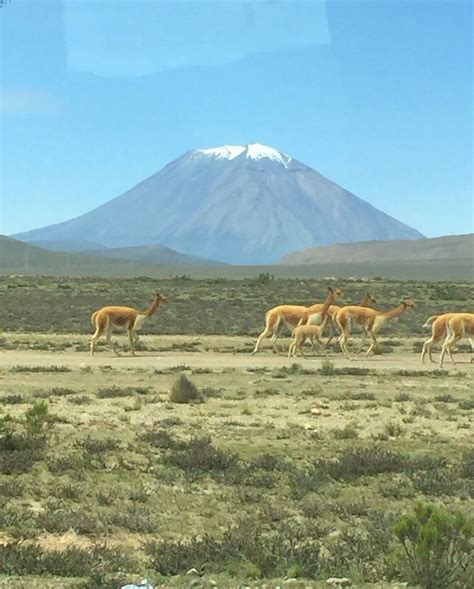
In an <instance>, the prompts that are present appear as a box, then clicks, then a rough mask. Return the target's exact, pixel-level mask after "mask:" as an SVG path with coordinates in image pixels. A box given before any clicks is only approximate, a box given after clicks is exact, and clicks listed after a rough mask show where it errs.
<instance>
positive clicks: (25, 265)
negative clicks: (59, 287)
mask: <svg viewBox="0 0 474 589" xmlns="http://www.w3.org/2000/svg"><path fill="white" fill-rule="evenodd" d="M63 245H64V242H63ZM215 264H217V263H214V262H212V261H210V260H204V259H202V258H197V257H195V256H186V255H184V254H180V253H179V252H175V251H173V250H170V249H169V248H165V247H162V246H152V247H146V248H124V249H123V250H99V251H96V252H92V251H80V252H67V251H52V250H47V249H43V248H40V247H37V246H34V245H31V244H29V243H24V242H22V241H18V240H16V239H12V238H11V237H6V236H4V235H0V274H1V273H8V272H15V273H17V272H18V273H35V272H37V273H39V274H54V275H68V274H70V275H82V276H86V275H88V274H90V275H94V276H95V275H102V276H121V275H122V276H126V275H140V274H143V275H156V273H157V272H158V271H159V270H160V269H161V268H162V267H167V268H173V267H175V268H177V267H180V266H181V267H186V268H190V267H197V266H209V265H215Z"/></svg>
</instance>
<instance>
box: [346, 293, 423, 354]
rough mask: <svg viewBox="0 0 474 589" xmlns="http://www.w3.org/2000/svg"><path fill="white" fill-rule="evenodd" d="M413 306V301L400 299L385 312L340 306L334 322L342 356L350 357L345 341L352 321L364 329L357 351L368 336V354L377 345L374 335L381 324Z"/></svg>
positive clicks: (347, 338) (349, 332)
mask: <svg viewBox="0 0 474 589" xmlns="http://www.w3.org/2000/svg"><path fill="white" fill-rule="evenodd" d="M414 307H415V303H414V302H413V301H402V302H401V303H400V304H399V305H398V306H397V307H395V308H394V309H392V310H391V311H385V312H384V311H375V309H369V308H367V307H352V306H349V307H342V309H341V310H340V311H338V313H337V315H336V322H337V324H338V326H339V329H340V331H341V335H340V336H339V340H338V341H339V345H340V346H341V350H342V352H343V354H344V356H346V358H350V354H349V348H348V346H347V342H348V340H349V336H350V334H351V324H352V323H355V324H357V325H360V327H362V329H363V330H364V335H363V341H362V344H361V346H360V348H359V352H361V351H362V349H363V347H364V345H365V341H366V338H367V336H370V338H371V340H372V343H371V345H370V346H369V349H368V350H367V352H366V356H368V355H369V354H370V353H371V352H372V350H374V348H375V347H376V346H377V345H378V342H377V338H376V335H377V333H378V332H379V331H380V329H381V327H382V325H383V324H384V323H385V322H386V321H387V320H388V319H392V318H393V317H398V316H399V315H401V314H402V313H404V312H405V311H406V310H407V309H409V308H414Z"/></svg>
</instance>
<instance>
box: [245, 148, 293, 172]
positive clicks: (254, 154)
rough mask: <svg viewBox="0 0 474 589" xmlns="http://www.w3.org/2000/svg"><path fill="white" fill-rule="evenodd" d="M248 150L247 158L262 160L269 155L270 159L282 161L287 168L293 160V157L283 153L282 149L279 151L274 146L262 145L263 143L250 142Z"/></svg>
mask: <svg viewBox="0 0 474 589" xmlns="http://www.w3.org/2000/svg"><path fill="white" fill-rule="evenodd" d="M246 151H247V154H246V157H247V158H250V159H253V160H260V159H262V158H264V157H267V158H268V159H271V160H273V161H276V162H280V163H282V164H283V165H284V166H285V168H286V167H287V165H288V164H289V163H290V162H291V157H289V156H287V155H285V154H284V153H281V151H278V150H277V149H274V148H273V147H268V146H267V145H262V144H261V143H250V144H249V145H247V149H246Z"/></svg>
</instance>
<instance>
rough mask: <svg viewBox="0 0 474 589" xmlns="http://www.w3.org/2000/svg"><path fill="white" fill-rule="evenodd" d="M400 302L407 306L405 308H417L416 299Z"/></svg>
mask: <svg viewBox="0 0 474 589" xmlns="http://www.w3.org/2000/svg"><path fill="white" fill-rule="evenodd" d="M400 304H401V305H403V306H404V307H405V309H409V308H412V309H416V303H415V301H411V300H406V301H402V302H401V303H400Z"/></svg>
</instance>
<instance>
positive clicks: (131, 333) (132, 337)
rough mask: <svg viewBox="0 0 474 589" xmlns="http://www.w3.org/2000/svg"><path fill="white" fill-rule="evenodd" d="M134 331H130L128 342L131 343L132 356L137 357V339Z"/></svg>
mask: <svg viewBox="0 0 474 589" xmlns="http://www.w3.org/2000/svg"><path fill="white" fill-rule="evenodd" d="M134 335H135V334H134V331H133V329H129V330H128V340H129V342H130V350H131V352H132V356H136V354H135V337H134Z"/></svg>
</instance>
